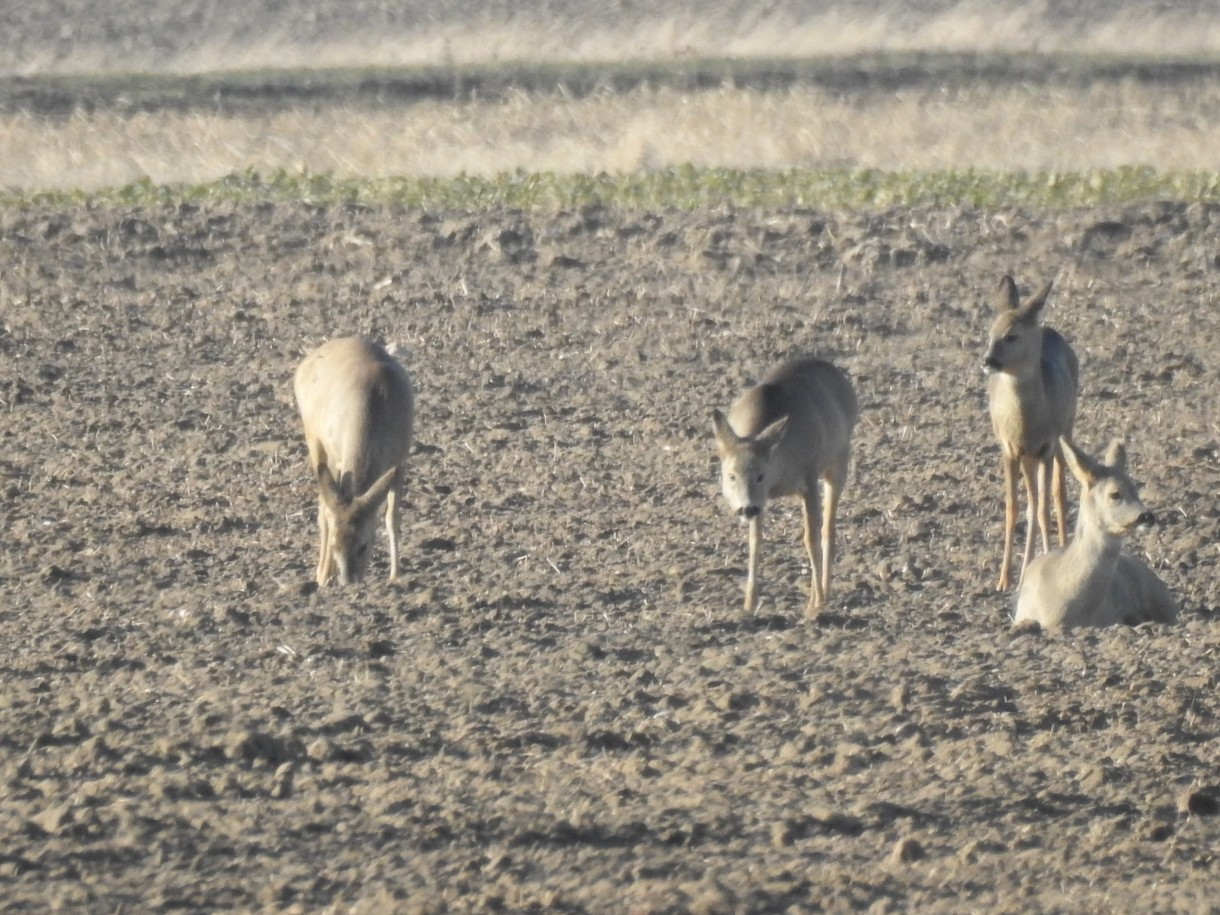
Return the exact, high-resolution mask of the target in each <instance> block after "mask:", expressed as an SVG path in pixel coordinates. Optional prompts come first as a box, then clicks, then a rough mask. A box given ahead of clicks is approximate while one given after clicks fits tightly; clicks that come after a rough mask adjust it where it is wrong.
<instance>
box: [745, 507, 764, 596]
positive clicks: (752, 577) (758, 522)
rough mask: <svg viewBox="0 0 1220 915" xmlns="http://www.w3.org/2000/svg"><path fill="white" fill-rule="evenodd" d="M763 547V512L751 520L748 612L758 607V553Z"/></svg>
mask: <svg viewBox="0 0 1220 915" xmlns="http://www.w3.org/2000/svg"><path fill="white" fill-rule="evenodd" d="M761 546H762V512H759V513H758V514H757V515H755V516H754V517H753V518H751V519H750V561H749V571H748V572H747V573H746V612H747V613H753V612H754V611H755V609H757V607H758V551H759V547H761Z"/></svg>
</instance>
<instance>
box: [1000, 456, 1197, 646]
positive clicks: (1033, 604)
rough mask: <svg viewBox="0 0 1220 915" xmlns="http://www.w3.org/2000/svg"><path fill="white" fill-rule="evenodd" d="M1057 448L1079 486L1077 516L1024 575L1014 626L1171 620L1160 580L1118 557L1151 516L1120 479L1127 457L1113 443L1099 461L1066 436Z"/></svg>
mask: <svg viewBox="0 0 1220 915" xmlns="http://www.w3.org/2000/svg"><path fill="white" fill-rule="evenodd" d="M1060 447H1061V449H1062V452H1063V456H1064V458H1065V459H1066V460H1067V465H1068V467H1069V468H1070V469H1071V471H1072V475H1073V476H1074V477H1076V479H1078V480H1079V481H1080V485H1081V489H1082V491H1081V494H1080V517H1079V519H1078V520H1077V523H1076V535H1075V536H1074V537H1073V538H1072V542H1071V544H1070V545H1069V546H1068V547H1067V548H1066V549H1058V550H1055V551H1054V552H1053V553H1047V554H1045V555H1043V556H1039V557H1038V558H1037V559H1035V560H1034V561H1033V563H1031V564H1030V567H1029V568H1028V569H1026V571H1025V579H1024V580H1023V581H1022V582H1021V590H1020V592H1019V593H1018V594H1017V613H1016V618H1015V622H1017V623H1021V622H1025V621H1027V620H1032V621H1034V622H1037V623H1038V624H1040V625H1041V626H1042V627H1043V628H1044V629H1052V630H1058V629H1070V628H1072V627H1073V626H1113V625H1116V624H1118V623H1127V624H1130V625H1137V624H1139V623H1147V622H1155V623H1172V622H1175V621H1176V620H1177V618H1178V607H1177V604H1176V603H1175V602H1174V599H1173V597H1172V596H1171V595H1170V593H1169V589H1168V588H1166V587H1165V583H1164V582H1162V581H1161V580H1160V579H1159V578H1157V576H1156V574H1155V573H1153V572H1152V571H1151V570H1150V569H1149V568H1148V567H1147V566H1146V565H1144V564H1143V563H1142V562H1140V561H1139V560H1138V559H1136V558H1135V557H1133V556H1129V555H1127V554H1125V553H1122V552H1120V550H1121V548H1122V541H1123V537H1124V536H1125V535H1126V534H1127V533H1128V532H1129V531H1130V530H1131V529H1132V528H1133V527H1135V526H1136V525H1137V524H1152V523H1155V521H1156V519H1155V518H1154V517H1153V515H1152V513H1151V512H1149V511H1148V510H1147V509H1146V508H1145V507H1144V503H1143V502H1141V501H1140V497H1139V493H1138V492H1137V491H1136V487H1135V483H1133V482H1132V480H1131V478H1130V477H1129V476H1127V453H1126V451H1125V450H1124V448H1123V446H1122V444H1121V443H1120V442H1117V441H1115V442H1113V443H1112V444H1111V445H1110V448H1109V450H1108V451H1107V452H1106V457H1105V463H1104V464H1102V463H1099V462H1098V461H1096V460H1094V459H1093V458H1091V457H1089V456H1088V455H1087V454H1085V453H1084V452H1083V451H1080V450H1078V449H1077V448H1075V447H1074V446H1073V445H1072V443H1071V442H1069V441H1068V440H1067V439H1066V438H1065V439H1063V440H1062V443H1061V446H1060Z"/></svg>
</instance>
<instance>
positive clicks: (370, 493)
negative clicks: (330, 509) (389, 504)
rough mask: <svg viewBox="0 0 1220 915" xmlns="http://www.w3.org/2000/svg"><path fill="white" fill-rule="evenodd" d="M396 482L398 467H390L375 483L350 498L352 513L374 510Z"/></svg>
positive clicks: (357, 514)
mask: <svg viewBox="0 0 1220 915" xmlns="http://www.w3.org/2000/svg"><path fill="white" fill-rule="evenodd" d="M396 482H398V468H397V467H391V468H390V469H389V470H387V471H386V472H385V473H383V474H382V475H381V476H380V477H378V478H377V482H376V483H374V484H373V485H372V486H370V487H369V488H368V489H366V490H365V491H364V492H362V493H361V494H360V495H359V496H357V497H356V498H355V499H353V500H352V514H354V515H356V516H360V515H363V514H365V513H367V512H370V511H374V510H375V509H376V508H377V506H379V505H380V504H381V500H382V499H384V498H385V497H386V493H388V492H389V491H390V487H391V486H393V485H394V484H395V483H396Z"/></svg>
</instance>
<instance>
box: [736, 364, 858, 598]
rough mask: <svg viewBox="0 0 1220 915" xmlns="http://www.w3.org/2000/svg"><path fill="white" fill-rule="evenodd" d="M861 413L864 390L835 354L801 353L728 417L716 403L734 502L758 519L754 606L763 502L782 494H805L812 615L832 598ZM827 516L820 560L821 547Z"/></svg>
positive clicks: (749, 584) (752, 558)
mask: <svg viewBox="0 0 1220 915" xmlns="http://www.w3.org/2000/svg"><path fill="white" fill-rule="evenodd" d="M858 415H859V414H858V408H857V405H856V392H855V391H854V390H853V389H852V385H851V382H850V381H849V380H848V378H847V376H846V375H845V374H843V372H842V371H840V370H839V369H837V368H835V367H834V366H833V365H831V364H830V363H829V362H823V361H822V360H820V359H812V358H800V359H794V360H792V361H791V362H786V363H784V364H782V365H780V366H778V367H776V368H775V369H773V370H772V371H771V372H770V373H769V374H768V375H767V376H766V377H765V378H763V380H762V381H761V382H760V383H759V384H757V385H755V386H754V387H752V388H750V389H749V390H747V391H746V392H745V393H744V394H742V395H741V397H739V398H738V399H737V401H736V403H734V404H733V407H732V409H730V410H729V415H728V417H727V418H726V417H725V415H724V414H723V413H721V412H720V411H719V410H715V411H713V413H712V425H713V428H714V430H715V433H716V445H717V449H718V451H719V452H720V486H721V490H722V491H723V493H724V498H725V501H727V502H728V503H729V507H730V508H731V509H733V511H735V512H736V513H737V514H738V515H740V516H741V517H742V518H744V519H745V520H746V521H748V522H749V525H750V547H749V550H750V552H749V573H748V577H747V579H746V601H745V608H746V610H747V611H749V612H753V611H754V609H755V608H756V607H757V606H758V551H759V546H760V545H761V542H762V513H763V506H764V505H765V504H766V502H767V500H768V499H774V498H777V497H779V496H800V497H801V499H802V500H803V502H804V522H805V551H806V552H807V553H808V554H809V565H810V568H811V581H810V591H809V603H808V604H807V605H806V608H805V613H806V615H807V616H809V617H813V616H815V615H816V613H817V610H818V609H819V608H820V607H821V606H822V604H823V602H824V601H825V600H826V594H827V592H828V591H829V590H830V564H831V562H832V561H833V559H834V550H835V510H836V509H837V507H838V504H839V496H840V495H841V494H842V492H843V487H844V485H845V484H846V483H847V465H848V460H849V459H850V456H851V434H852V431H853V430H854V428H855V425H856V419H857V417H858ZM822 480H824V481H825V483H826V504H825V506H824V507H823V506H822V504H821V501H822V500H821V492H820V490H819V483H820V481H822ZM819 516H821V519H822V552H821V557H820V561H819V557H818V554H817V552H816V551H815V549H814V532H815V530H816V529H817V526H818V519H819Z"/></svg>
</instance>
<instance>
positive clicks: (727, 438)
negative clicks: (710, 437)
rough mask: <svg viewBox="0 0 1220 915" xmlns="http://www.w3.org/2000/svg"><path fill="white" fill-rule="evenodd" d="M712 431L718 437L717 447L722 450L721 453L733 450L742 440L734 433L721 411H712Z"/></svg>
mask: <svg viewBox="0 0 1220 915" xmlns="http://www.w3.org/2000/svg"><path fill="white" fill-rule="evenodd" d="M712 431H713V432H714V433H715V435H716V446H717V447H718V448H719V449H720V453H721V454H724V453H725V452H727V451H729V450H731V449H732V448H733V446H735V445H736V444H737V443H738V442H740V441H741V438H740V437H739V436H738V435H737V433H736V432H734V431H733V427H732V426H730V425H729V421H728V420H727V419H726V418H725V415H724V414H723V413H721V412H720V411H719V410H713V411H712Z"/></svg>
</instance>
